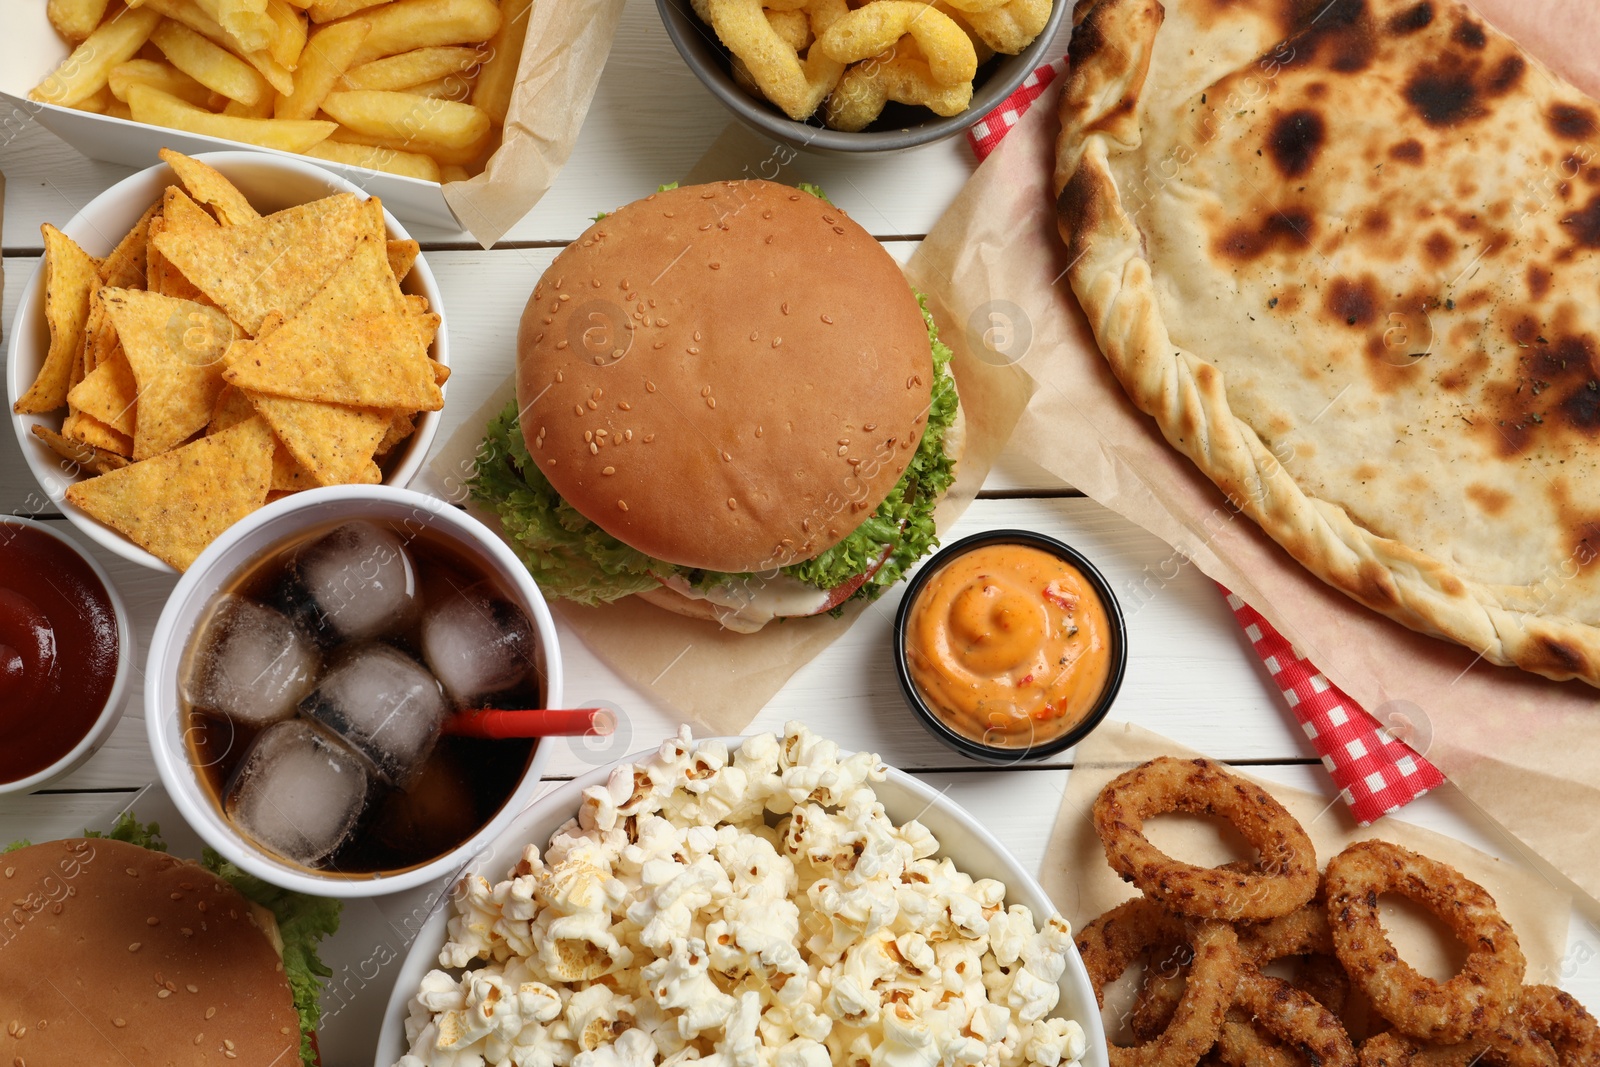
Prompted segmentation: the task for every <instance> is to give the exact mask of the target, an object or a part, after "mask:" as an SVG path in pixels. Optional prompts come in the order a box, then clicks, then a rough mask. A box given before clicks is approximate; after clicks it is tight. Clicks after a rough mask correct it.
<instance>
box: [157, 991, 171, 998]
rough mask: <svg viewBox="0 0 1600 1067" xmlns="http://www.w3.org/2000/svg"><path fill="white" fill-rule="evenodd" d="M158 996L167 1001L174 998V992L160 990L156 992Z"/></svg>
mask: <svg viewBox="0 0 1600 1067" xmlns="http://www.w3.org/2000/svg"><path fill="white" fill-rule="evenodd" d="M156 996H158V997H160V998H161V999H162V1000H166V999H167V998H168V997H170V996H172V990H170V989H158V990H156Z"/></svg>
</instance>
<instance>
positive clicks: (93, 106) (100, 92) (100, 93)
mask: <svg viewBox="0 0 1600 1067" xmlns="http://www.w3.org/2000/svg"><path fill="white" fill-rule="evenodd" d="M114 99H116V98H115V97H113V96H112V95H111V87H110V86H109V85H102V86H101V87H100V88H98V89H96V90H95V91H94V92H93V93H91V94H90V95H88V96H86V97H84V98H83V99H82V100H79V101H78V102H77V103H76V104H73V105H72V109H73V110H74V111H88V112H92V113H93V114H96V115H104V114H105V113H106V107H107V105H109V104H110V103H111V102H112V101H113V100H114Z"/></svg>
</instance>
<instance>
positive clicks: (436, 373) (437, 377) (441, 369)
mask: <svg viewBox="0 0 1600 1067" xmlns="http://www.w3.org/2000/svg"><path fill="white" fill-rule="evenodd" d="M428 365H429V366H431V367H432V368H433V380H434V382H435V383H436V384H438V385H443V384H444V383H445V382H448V381H449V380H450V368H449V367H446V366H445V365H444V364H443V363H440V362H439V361H438V360H436V359H430V360H428Z"/></svg>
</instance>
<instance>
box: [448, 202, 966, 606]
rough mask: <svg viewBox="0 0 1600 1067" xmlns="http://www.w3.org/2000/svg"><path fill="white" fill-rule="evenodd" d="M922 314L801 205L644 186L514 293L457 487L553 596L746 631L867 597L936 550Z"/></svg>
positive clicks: (949, 471)
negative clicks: (498, 392)
mask: <svg viewBox="0 0 1600 1067" xmlns="http://www.w3.org/2000/svg"><path fill="white" fill-rule="evenodd" d="M921 303H922V302H921V299H920V298H919V297H918V295H917V294H915V293H914V292H913V291H912V289H911V287H910V285H909V284H907V282H906V280H905V278H904V276H903V275H902V274H901V272H900V268H899V266H898V265H897V264H896V263H895V261H894V259H893V258H892V257H891V256H890V255H889V254H888V253H887V252H886V251H884V249H883V247H882V246H881V245H880V244H879V243H878V242H877V241H876V240H875V239H874V238H873V237H872V236H871V235H870V234H868V233H867V231H866V230H864V229H862V228H861V227H860V226H859V225H857V224H856V223H855V222H854V221H852V220H851V219H849V218H848V217H846V216H845V214H844V213H843V212H842V211H840V210H839V209H838V208H836V207H835V206H833V205H832V204H830V203H829V202H828V201H827V200H825V199H822V198H821V197H820V196H819V195H816V194H815V193H813V192H811V191H808V190H806V189H796V188H792V187H790V186H786V185H779V184H775V183H772V182H766V181H736V182H721V183H718V184H715V185H699V186H689V187H685V188H675V189H664V190H663V191H661V192H658V193H656V194H655V195H653V196H650V197H647V198H645V199H644V200H640V201H636V202H635V203H633V204H630V205H628V206H627V207H624V208H621V209H619V210H618V211H616V212H614V213H612V214H609V215H605V216H602V217H601V218H600V219H599V220H598V221H597V222H596V224H595V225H594V226H592V227H590V228H589V230H587V231H586V232H585V233H584V234H583V235H582V236H581V237H580V238H579V239H578V240H577V241H575V242H574V243H573V244H571V245H569V246H568V247H567V248H566V249H564V250H563V251H562V252H561V254H560V255H559V256H557V257H556V259H555V261H554V262H553V263H552V264H551V265H550V267H549V269H548V270H546V271H545V273H544V276H543V277H542V278H541V279H540V280H539V283H538V284H537V285H536V286H535V288H534V291H533V296H532V297H531V298H530V299H529V301H528V305H527V308H526V310H525V311H524V312H523V316H522V325H521V329H520V331H519V333H518V338H517V400H516V403H515V405H512V406H508V407H507V409H506V410H505V411H504V412H503V413H502V414H501V415H500V416H499V417H498V418H497V419H495V420H494V421H493V422H492V423H491V424H490V427H489V433H488V438H487V440H486V441H485V442H484V447H483V448H482V449H481V450H480V452H479V458H478V464H477V470H476V474H475V476H474V478H473V479H472V483H471V485H472V491H473V494H474V496H475V497H477V498H478V499H480V500H482V501H485V502H487V503H489V504H491V505H492V506H493V507H494V508H495V510H496V511H497V512H498V513H499V515H500V518H501V520H502V524H503V526H504V528H505V530H506V533H507V534H508V536H509V537H510V538H511V539H512V541H513V543H514V545H515V546H516V547H517V549H518V551H519V554H520V555H521V556H522V558H523V560H524V562H525V563H526V564H527V565H528V567H529V570H530V571H531V572H532V573H533V576H534V578H535V579H536V580H537V581H538V583H539V585H540V586H541V588H543V589H544V591H545V592H546V593H547V594H550V595H553V596H559V597H564V598H567V599H571V600H576V601H579V602H581V603H586V604H596V603H602V602H606V601H612V600H617V599H620V598H621V597H625V596H631V595H637V596H642V597H644V598H645V599H647V600H649V601H650V602H652V603H654V604H657V605H659V606H661V607H663V608H667V609H669V610H671V611H675V612H678V613H679V614H682V615H688V616H691V617H699V618H707V619H714V620H716V621H718V622H720V623H721V624H722V625H723V626H726V627H728V628H729V629H733V630H739V631H743V632H751V631H754V630H758V629H760V628H761V627H762V626H763V625H765V624H766V623H767V622H769V621H770V620H772V619H774V618H782V617H788V616H803V615H815V614H819V613H821V612H825V611H829V610H832V609H835V608H837V607H839V606H840V605H842V604H843V603H844V602H845V601H847V600H850V599H852V598H864V599H872V598H874V597H876V596H878V595H879V594H880V593H881V592H882V591H883V590H884V589H885V588H887V587H888V586H890V585H892V584H893V583H895V582H897V581H899V580H900V578H901V577H902V576H903V575H904V574H905V572H906V571H907V570H908V569H909V568H910V567H911V566H912V565H913V564H915V563H916V561H917V560H919V559H921V558H922V557H923V556H924V555H926V554H927V553H928V552H929V551H930V550H931V549H932V548H933V546H934V545H935V544H936V543H937V535H936V531H935V529H934V523H933V509H934V507H935V505H936V504H937V503H938V501H939V499H940V498H941V497H942V496H943V495H944V493H945V492H946V490H947V489H948V488H949V487H950V484H951V482H952V481H953V480H954V476H955V464H956V460H957V459H958V458H959V455H960V451H961V436H962V434H961V426H960V411H959V405H958V402H957V398H956V390H955V382H954V380H953V378H952V377H951V375H950V371H949V367H948V363H949V360H950V350H949V349H948V348H946V347H945V346H944V345H943V344H941V343H940V342H939V340H938V337H937V333H936V331H935V329H934V325H933V320H932V317H931V316H929V315H928V313H927V312H926V310H925V309H924V308H923V307H922V306H921Z"/></svg>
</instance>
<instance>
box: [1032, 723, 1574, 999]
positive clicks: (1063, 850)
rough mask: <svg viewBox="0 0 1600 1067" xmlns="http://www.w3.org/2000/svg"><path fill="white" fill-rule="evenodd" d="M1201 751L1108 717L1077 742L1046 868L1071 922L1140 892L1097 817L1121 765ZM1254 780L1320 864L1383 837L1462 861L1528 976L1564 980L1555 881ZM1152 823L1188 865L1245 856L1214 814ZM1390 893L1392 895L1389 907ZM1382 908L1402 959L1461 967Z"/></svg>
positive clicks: (1566, 911) (1047, 882) (1434, 967)
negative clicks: (1110, 851)
mask: <svg viewBox="0 0 1600 1067" xmlns="http://www.w3.org/2000/svg"><path fill="white" fill-rule="evenodd" d="M1198 755H1201V753H1198V752H1192V751H1190V750H1188V749H1186V748H1184V747H1182V746H1181V745H1178V744H1176V743H1174V742H1172V741H1169V740H1167V739H1166V738H1164V737H1162V736H1160V735H1159V734H1155V733H1152V732H1151V731H1149V730H1145V729H1143V728H1142V727H1138V726H1134V725H1132V724H1131V723H1107V724H1106V725H1105V726H1102V727H1101V728H1100V729H1099V730H1097V731H1095V732H1094V733H1093V734H1091V735H1090V737H1089V739H1088V740H1087V741H1085V742H1083V744H1081V745H1079V746H1078V751H1077V756H1076V759H1075V762H1074V763H1073V768H1072V773H1071V775H1070V776H1069V777H1068V779H1067V791H1066V793H1065V795H1063V797H1062V798H1061V811H1060V813H1059V814H1058V815H1057V816H1056V824H1055V828H1054V830H1053V831H1052V832H1051V834H1050V843H1049V844H1048V845H1047V846H1046V847H1045V854H1044V862H1043V864H1042V866H1041V872H1040V875H1039V882H1040V884H1041V885H1043V886H1044V890H1045V892H1046V893H1048V894H1049V896H1050V899H1051V900H1052V901H1054V902H1055V904H1056V905H1057V906H1058V907H1059V908H1060V909H1061V913H1062V914H1063V915H1064V916H1066V917H1067V918H1068V920H1069V921H1071V922H1072V924H1073V927H1074V928H1078V927H1081V926H1083V925H1084V924H1085V923H1087V922H1089V921H1090V920H1091V919H1094V918H1095V917H1097V916H1099V915H1100V914H1102V913H1104V912H1106V911H1108V910H1110V909H1111V908H1112V907H1115V906H1116V905H1117V904H1120V903H1121V902H1122V901H1124V900H1127V899H1128V898H1129V897H1132V896H1136V895H1138V893H1137V890H1135V889H1134V888H1133V887H1132V886H1130V885H1129V884H1127V883H1126V882H1124V881H1122V879H1121V878H1119V877H1118V876H1117V874H1116V872H1114V871H1113V870H1112V869H1111V865H1110V864H1108V863H1107V862H1106V854H1105V850H1104V849H1103V848H1102V847H1101V844H1100V838H1099V837H1098V836H1097V835H1096V833H1095V829H1094V823H1093V822H1092V821H1091V819H1090V811H1091V809H1092V808H1093V807H1094V800H1095V797H1096V796H1098V795H1099V793H1100V790H1101V788H1103V787H1104V786H1105V784H1106V783H1107V782H1109V781H1111V779H1113V778H1115V777H1116V776H1117V775H1119V774H1121V773H1122V772H1123V771H1125V770H1128V769H1129V768H1130V767H1134V766H1137V765H1138V764H1141V763H1143V762H1145V761H1146V760H1149V759H1153V758H1155V757H1156V756H1177V757H1179V758H1192V757H1194V756H1198ZM1235 773H1238V772H1237V771H1236V772H1235ZM1246 777H1249V776H1248V775H1246ZM1251 780H1252V781H1256V782H1259V783H1260V784H1261V785H1263V786H1265V787H1266V789H1267V790H1268V792H1270V793H1271V794H1272V795H1273V796H1274V797H1276V798H1277V800H1278V801H1279V803H1281V804H1282V805H1283V806H1284V807H1285V808H1287V809H1288V810H1289V814H1291V815H1293V816H1294V817H1295V818H1296V819H1297V820H1299V822H1300V825H1301V826H1303V827H1305V830H1306V833H1307V834H1308V835H1309V836H1310V838H1311V843H1312V845H1313V846H1315V848H1316V850H1317V865H1318V866H1319V867H1321V866H1325V865H1326V864H1327V862H1328V860H1329V858H1331V857H1332V856H1335V855H1337V854H1338V853H1339V852H1341V851H1343V850H1344V848H1345V847H1346V846H1347V845H1349V844H1351V843H1353V842H1355V841H1365V840H1369V839H1375V838H1376V839H1381V840H1384V841H1390V842H1393V843H1394V844H1396V845H1399V846H1401V847H1402V848H1407V849H1410V850H1411V851H1413V852H1417V853H1420V854H1422V855H1424V856H1427V857H1429V858H1430V859H1435V860H1438V861H1439V862H1441V863H1447V864H1449V865H1450V866H1452V867H1454V868H1456V869H1457V870H1459V871H1460V872H1461V873H1462V874H1465V875H1466V876H1467V877H1468V878H1470V879H1472V880H1473V881H1474V882H1477V883H1478V884H1479V885H1481V886H1483V887H1484V888H1485V889H1487V890H1488V891H1489V895H1490V896H1492V897H1494V899H1495V903H1496V904H1497V905H1499V908H1500V911H1501V914H1503V915H1504V916H1505V917H1506V920H1507V921H1508V922H1510V923H1511V927H1512V929H1514V930H1515V931H1516V932H1517V941H1518V942H1519V943H1520V944H1521V946H1522V952H1523V954H1524V955H1525V956H1526V957H1527V960H1528V970H1527V977H1526V980H1525V981H1526V983H1527V984H1530V985H1535V984H1546V985H1559V984H1560V982H1561V977H1562V957H1563V956H1564V955H1565V953H1566V945H1567V925H1568V922H1569V920H1570V913H1571V910H1572V900H1571V898H1570V897H1569V896H1568V895H1567V893H1566V892H1564V891H1563V890H1562V889H1560V888H1557V887H1556V886H1555V885H1554V884H1553V883H1552V882H1550V881H1549V880H1548V879H1546V878H1544V877H1542V876H1541V875H1540V874H1538V873H1536V872H1534V871H1532V870H1529V869H1526V868H1524V867H1521V866H1518V865H1514V864H1510V863H1505V862H1502V861H1501V860H1497V859H1495V858H1494V857H1493V856H1489V855H1486V854H1485V853H1482V852H1479V851H1478V850H1477V849H1475V848H1472V847H1470V846H1468V845H1465V844H1463V843H1462V842H1460V841H1457V840H1455V839H1454V838H1450V837H1445V836H1444V835H1442V834H1436V833H1434V832H1433V831H1431V830H1425V829H1423V828H1422V827H1419V826H1412V825H1410V824H1407V823H1403V822H1400V821H1398V820H1395V819H1385V820H1383V821H1382V822H1381V823H1379V824H1377V825H1375V826H1372V827H1367V828H1362V827H1359V826H1357V825H1356V823H1355V820H1354V819H1353V818H1352V817H1351V815H1350V809H1349V808H1348V807H1347V806H1346V805H1345V803H1344V802H1343V801H1341V800H1339V799H1337V798H1333V797H1328V796H1322V795H1318V794H1314V793H1307V792H1304V791H1303V790H1299V789H1291V788H1289V787H1287V786H1282V785H1278V784H1276V783H1273V782H1265V781H1261V780H1260V779H1251ZM1147 829H1148V831H1149V836H1150V839H1151V841H1152V842H1153V843H1154V844H1155V845H1156V847H1157V848H1160V849H1161V850H1162V851H1163V852H1165V853H1166V854H1167V855H1169V856H1174V857H1181V858H1182V859H1183V860H1184V861H1185V862H1190V863H1203V864H1207V865H1213V866H1214V865H1217V864H1221V863H1225V862H1227V861H1228V860H1232V859H1243V858H1247V857H1246V856H1242V855H1240V854H1238V853H1237V852H1234V851H1232V849H1230V847H1229V845H1228V844H1227V843H1225V842H1224V840H1223V838H1222V835H1221V834H1219V833H1218V828H1217V826H1216V824H1214V823H1211V822H1208V821H1203V820H1200V819H1196V818H1192V817H1189V816H1177V815H1174V816H1168V817H1165V818H1161V819H1157V820H1154V821H1153V822H1152V823H1151V824H1150V825H1149V826H1148V827H1147ZM1389 899H1390V898H1385V904H1386V905H1387V904H1388V902H1389ZM1401 903H1402V904H1404V903H1409V902H1401ZM1383 911H1384V926H1385V927H1386V929H1387V930H1388V932H1389V935H1390V938H1391V939H1392V940H1393V941H1394V943H1395V946H1396V947H1397V948H1398V949H1399V950H1400V956H1401V958H1402V959H1404V960H1406V961H1407V962H1408V963H1410V964H1411V965H1412V966H1414V967H1416V968H1417V969H1418V970H1419V971H1421V972H1422V973H1423V974H1430V975H1448V974H1452V973H1454V971H1455V964H1454V963H1453V962H1452V961H1451V958H1450V956H1449V955H1447V953H1448V952H1449V951H1451V950H1452V946H1449V945H1447V943H1446V942H1445V941H1444V940H1443V939H1441V938H1439V937H1437V936H1435V935H1434V934H1433V933H1432V932H1431V930H1430V928H1429V926H1428V925H1427V924H1426V920H1424V919H1422V917H1421V915H1420V914H1419V913H1418V911H1417V910H1416V909H1412V908H1409V907H1396V908H1393V909H1391V908H1389V907H1385V908H1384V909H1383Z"/></svg>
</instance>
